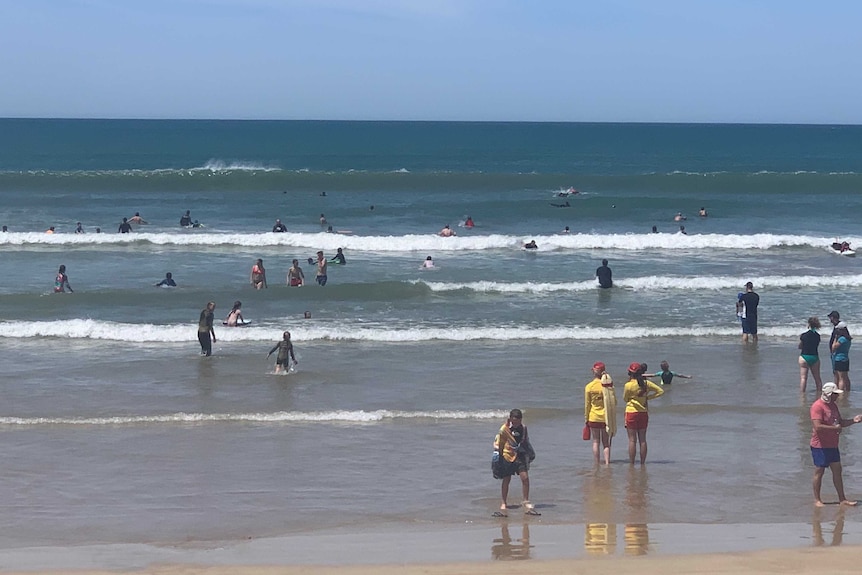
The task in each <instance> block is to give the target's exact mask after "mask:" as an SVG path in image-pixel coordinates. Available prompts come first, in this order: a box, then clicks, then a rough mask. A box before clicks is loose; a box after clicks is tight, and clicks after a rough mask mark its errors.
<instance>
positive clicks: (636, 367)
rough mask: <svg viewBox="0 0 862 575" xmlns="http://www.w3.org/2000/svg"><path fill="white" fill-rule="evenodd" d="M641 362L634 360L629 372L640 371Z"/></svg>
mask: <svg viewBox="0 0 862 575" xmlns="http://www.w3.org/2000/svg"><path fill="white" fill-rule="evenodd" d="M640 370H641V364H640V362H637V361H636V362H634V363H632V364H630V365H629V373H640Z"/></svg>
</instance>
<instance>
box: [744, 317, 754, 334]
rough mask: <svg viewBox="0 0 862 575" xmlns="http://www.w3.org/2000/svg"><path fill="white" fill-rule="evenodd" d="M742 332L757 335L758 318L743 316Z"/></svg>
mask: <svg viewBox="0 0 862 575" xmlns="http://www.w3.org/2000/svg"><path fill="white" fill-rule="evenodd" d="M742 333H750V334H751V335H757V319H751V318H747V317H744V318H742Z"/></svg>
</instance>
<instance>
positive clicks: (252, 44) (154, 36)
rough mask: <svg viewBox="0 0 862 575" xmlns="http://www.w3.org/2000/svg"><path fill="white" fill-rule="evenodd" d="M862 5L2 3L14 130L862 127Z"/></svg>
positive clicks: (1, 73) (685, 1)
mask: <svg viewBox="0 0 862 575" xmlns="http://www.w3.org/2000/svg"><path fill="white" fill-rule="evenodd" d="M860 21H862V2H857V1H850V0H847V1H844V0H841V1H833V2H811V1H796V0H785V1H778V0H775V1H762V0H761V1H758V0H746V1H735V0H723V1H721V2H707V1H697V0H652V1H643V2H635V1H624V0H591V1H578V0H559V1H557V0H545V1H542V0H532V1H530V0H521V1H516V0H483V1H480V0H421V1H420V0H146V1H141V0H0V50H2V53H3V54H4V57H3V58H2V59H0V77H2V84H3V89H2V90H0V116H4V117H9V116H11V117H84V118H93V117H99V118H255V119H348V120H354V119H356V120H360V119H363V120H364V119H368V120H371V119H384V120H510V121H620V122H629V121H640V122H667V121H676V122H777V123H797V122H798V123H849V124H859V123H862V106H860V96H862V67H860V65H859V61H858V60H859V56H860V54H862V34H860V32H859V22H860Z"/></svg>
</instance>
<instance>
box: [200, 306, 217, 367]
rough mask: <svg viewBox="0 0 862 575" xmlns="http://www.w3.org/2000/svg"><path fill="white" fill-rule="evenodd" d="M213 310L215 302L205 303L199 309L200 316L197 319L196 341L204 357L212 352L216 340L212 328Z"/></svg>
mask: <svg viewBox="0 0 862 575" xmlns="http://www.w3.org/2000/svg"><path fill="white" fill-rule="evenodd" d="M214 311H215V302H214V301H211V302H209V303H207V306H206V307H205V308H204V309H202V310H201V318H200V320H199V321H198V341H200V342H201V355H203V356H206V357H209V356H211V355H212V354H213V343H215V341H216V335H215V330H214V329H213V315H214V314H213V312H214Z"/></svg>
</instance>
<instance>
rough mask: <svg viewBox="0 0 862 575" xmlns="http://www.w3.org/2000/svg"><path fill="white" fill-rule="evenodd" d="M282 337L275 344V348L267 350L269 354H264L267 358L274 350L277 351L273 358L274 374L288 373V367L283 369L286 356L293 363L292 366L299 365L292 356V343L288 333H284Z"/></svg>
mask: <svg viewBox="0 0 862 575" xmlns="http://www.w3.org/2000/svg"><path fill="white" fill-rule="evenodd" d="M282 337H283V339H282V340H281V341H280V342H278V343H276V344H275V346H274V347H273V348H272V349H271V350H269V353H268V354H266V357H269V356H271V355H272V353H273V352H274V351H275V350H278V355H277V356H275V373H286V372H288V371H290V366H286V367H285V364H286V363H287V358H288V356H289V357H290V359H291V361H293V365H296V364H297V363H299V362H298V361H296V356H295V355H293V343H291V341H290V332H289V331H286V332H284V333H283V334H282Z"/></svg>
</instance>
